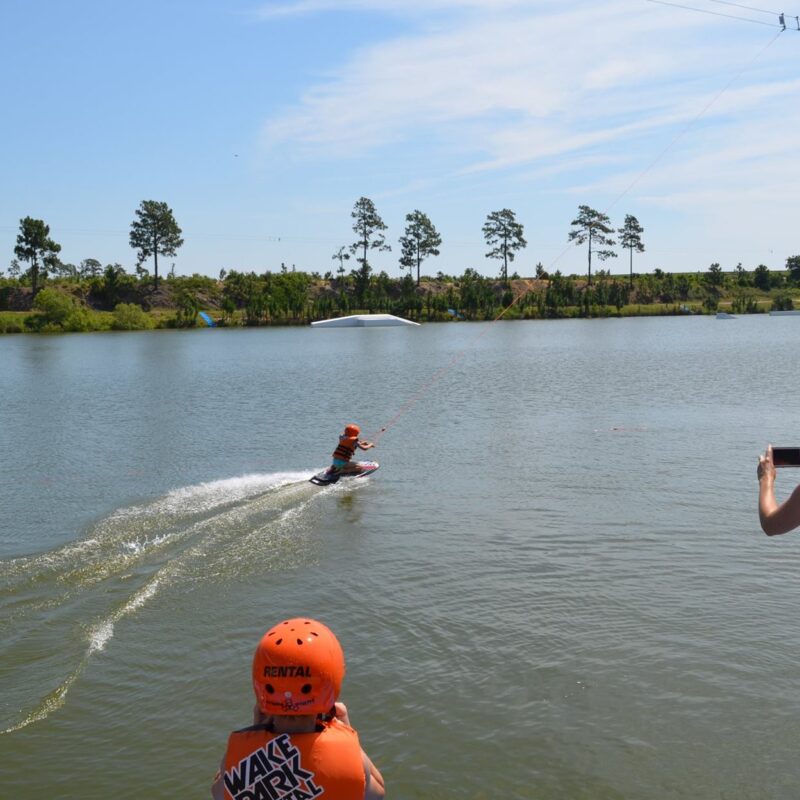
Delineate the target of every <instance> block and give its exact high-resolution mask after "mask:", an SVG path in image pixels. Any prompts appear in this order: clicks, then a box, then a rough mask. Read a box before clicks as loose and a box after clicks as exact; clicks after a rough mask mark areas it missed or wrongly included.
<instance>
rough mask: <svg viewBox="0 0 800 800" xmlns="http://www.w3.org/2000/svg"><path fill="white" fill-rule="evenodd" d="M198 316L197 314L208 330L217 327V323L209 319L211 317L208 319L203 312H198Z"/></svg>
mask: <svg viewBox="0 0 800 800" xmlns="http://www.w3.org/2000/svg"><path fill="white" fill-rule="evenodd" d="M198 314H199V316H200V318H201V319H202V320H203V322H205V324H206V325H208V327H209V328H216V327H217V323H216V322H214V320H213V319H211V317H209V316H208V314H206V312H205V311H199V312H198Z"/></svg>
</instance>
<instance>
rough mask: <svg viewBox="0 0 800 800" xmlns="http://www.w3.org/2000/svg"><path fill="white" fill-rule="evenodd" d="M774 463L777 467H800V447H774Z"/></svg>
mask: <svg viewBox="0 0 800 800" xmlns="http://www.w3.org/2000/svg"><path fill="white" fill-rule="evenodd" d="M772 464H773V466H775V467H800V447H773V448H772Z"/></svg>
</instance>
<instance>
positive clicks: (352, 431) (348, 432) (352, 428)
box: [344, 422, 361, 436]
mask: <svg viewBox="0 0 800 800" xmlns="http://www.w3.org/2000/svg"><path fill="white" fill-rule="evenodd" d="M359 433H361V428H359V427H358V425H356V424H354V423H352V422H351V423H350V424H349V425H345V428H344V435H345V436H358V434H359Z"/></svg>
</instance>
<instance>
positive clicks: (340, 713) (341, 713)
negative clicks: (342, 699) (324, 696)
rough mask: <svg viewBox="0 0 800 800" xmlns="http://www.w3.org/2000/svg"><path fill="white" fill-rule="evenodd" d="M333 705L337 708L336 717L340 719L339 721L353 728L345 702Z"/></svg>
mask: <svg viewBox="0 0 800 800" xmlns="http://www.w3.org/2000/svg"><path fill="white" fill-rule="evenodd" d="M333 707H334V708H335V709H336V719H338V720H339V722H343V723H344V724H345V725H347V727H348V728H352V727H353V726H352V725H351V724H350V717H349V715H348V714H347V706H346V705H345V704H344V703H334V704H333Z"/></svg>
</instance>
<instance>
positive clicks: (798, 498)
mask: <svg viewBox="0 0 800 800" xmlns="http://www.w3.org/2000/svg"><path fill="white" fill-rule="evenodd" d="M757 474H758V518H759V520H760V521H761V528H762V530H763V531H764V533H766V534H767V536H777V535H779V534H781V533H788V532H789V531H790V530H792V529H793V528H796V527H797V526H798V525H800V486H797V487H796V488H795V490H794V491H793V492H792V494H791V495H790V496H789V499H788V500H786V501H785V502H783V503H781V504H780V505H778V501H777V500H776V499H775V465H774V464H773V463H772V445H769V447H767V452H766V453H764V455H762V456H760V457H759V459H758V473H757Z"/></svg>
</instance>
